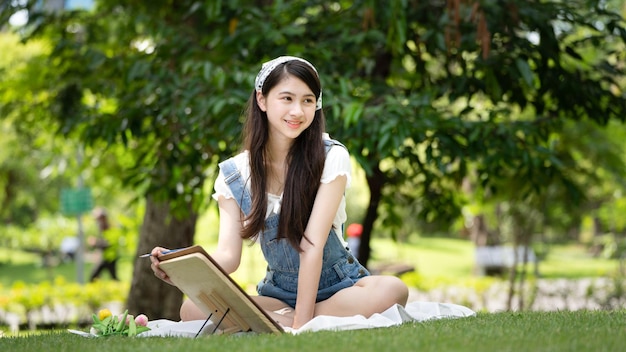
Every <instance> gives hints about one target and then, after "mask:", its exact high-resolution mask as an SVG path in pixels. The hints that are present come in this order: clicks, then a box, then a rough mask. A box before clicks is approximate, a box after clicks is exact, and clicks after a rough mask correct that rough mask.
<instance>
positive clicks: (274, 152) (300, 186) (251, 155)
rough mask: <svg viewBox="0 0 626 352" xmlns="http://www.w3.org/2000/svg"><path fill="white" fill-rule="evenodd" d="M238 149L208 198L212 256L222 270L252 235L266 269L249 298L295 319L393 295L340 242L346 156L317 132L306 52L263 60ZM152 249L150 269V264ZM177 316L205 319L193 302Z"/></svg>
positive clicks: (395, 290)
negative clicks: (212, 210) (214, 218)
mask: <svg viewBox="0 0 626 352" xmlns="http://www.w3.org/2000/svg"><path fill="white" fill-rule="evenodd" d="M243 139H244V151H243V152H241V153H240V154H238V155H236V156H235V157H233V158H230V159H228V160H226V161H224V162H222V163H220V173H219V176H218V178H217V180H216V183H215V193H214V194H213V198H214V199H216V200H217V202H218V205H219V211H220V225H219V240H218V244H217V249H216V251H215V253H212V256H213V258H214V259H215V260H216V261H217V262H218V263H219V264H220V265H221V266H222V268H223V269H224V270H225V271H226V272H228V273H232V272H234V271H235V270H236V269H237V268H238V266H239V264H240V262H241V253H242V245H243V241H244V239H250V240H254V241H256V242H257V243H259V244H260V245H261V249H262V251H263V254H264V257H265V260H266V261H267V263H268V266H267V274H266V277H265V278H264V279H263V280H262V281H261V282H260V283H259V285H258V286H257V291H258V293H259V296H254V297H253V298H254V299H255V300H256V302H257V303H258V304H259V305H260V306H261V307H262V308H263V309H265V310H266V311H267V312H268V313H269V314H270V315H271V316H272V317H273V318H275V319H276V321H278V322H279V323H281V324H282V325H284V326H288V327H292V328H295V329H297V328H299V327H301V326H302V325H304V324H305V323H306V322H308V321H309V320H311V319H312V318H313V317H315V316H318V315H332V316H352V315H357V314H360V315H364V316H366V317H369V316H370V315H372V314H374V313H380V312H383V311H384V310H386V309H387V308H389V307H391V306H392V305H394V304H396V303H398V304H401V305H405V304H406V301H407V297H408V289H407V287H406V285H405V284H404V283H403V282H402V281H401V280H400V279H399V278H397V277H394V276H375V275H370V273H369V272H368V271H367V269H365V267H363V266H362V265H361V264H360V263H359V262H358V261H357V260H356V259H355V257H354V255H353V254H352V253H350V251H349V250H348V249H347V248H346V247H347V245H346V242H345V241H344V240H343V233H342V229H343V223H344V222H345V220H346V212H345V198H344V193H345V189H346V187H347V186H348V185H349V183H350V171H351V170H350V157H349V154H348V151H347V150H346V149H345V147H344V146H343V145H341V144H340V143H339V142H337V141H334V140H331V139H330V137H329V136H328V134H326V133H325V119H324V113H323V111H322V89H321V83H320V79H319V76H318V73H317V70H316V69H315V67H313V65H311V64H310V63H309V62H308V61H306V60H304V59H301V58H298V57H292V56H282V57H279V58H276V59H274V60H272V61H269V62H266V63H265V64H263V66H262V68H261V71H260V72H259V74H258V75H257V77H256V80H255V90H254V92H252V95H251V97H250V100H249V102H248V108H247V121H246V123H245V126H244V131H243ZM165 250H166V249H165V248H161V247H156V248H154V249H153V250H152V257H151V260H152V270H153V271H154V272H155V275H156V276H158V277H159V278H161V279H162V280H164V281H166V282H169V283H171V281H170V280H169V278H168V277H167V275H166V274H165V273H164V272H163V271H162V270H160V269H159V261H158V255H160V253H161V252H163V251H165ZM180 314H181V319H182V320H195V319H206V315H205V314H204V313H202V312H201V311H200V310H199V309H198V308H197V307H196V306H195V305H194V303H193V302H191V301H189V300H187V301H185V302H184V303H183V305H182V307H181V311H180Z"/></svg>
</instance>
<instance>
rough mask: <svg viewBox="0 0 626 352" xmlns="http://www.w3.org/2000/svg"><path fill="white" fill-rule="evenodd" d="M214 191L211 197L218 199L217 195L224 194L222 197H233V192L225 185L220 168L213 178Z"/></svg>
mask: <svg viewBox="0 0 626 352" xmlns="http://www.w3.org/2000/svg"><path fill="white" fill-rule="evenodd" d="M213 189H214V191H215V192H214V193H213V195H212V197H213V199H215V200H216V201H217V200H218V198H219V196H224V198H226V199H229V198H234V196H233V192H232V191H231V190H230V187H228V186H227V185H226V178H225V177H224V173H223V172H222V170H220V172H219V174H218V175H217V178H216V179H215V184H214V185H213Z"/></svg>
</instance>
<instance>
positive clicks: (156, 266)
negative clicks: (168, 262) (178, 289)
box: [150, 247, 175, 286]
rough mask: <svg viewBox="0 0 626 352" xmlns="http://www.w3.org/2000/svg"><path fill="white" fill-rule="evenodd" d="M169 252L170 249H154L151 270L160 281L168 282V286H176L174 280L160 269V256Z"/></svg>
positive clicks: (151, 255) (151, 254) (151, 253)
mask: <svg viewBox="0 0 626 352" xmlns="http://www.w3.org/2000/svg"><path fill="white" fill-rule="evenodd" d="M168 250H169V249H167V248H163V247H154V248H153V249H152V251H151V252H150V262H151V263H152V264H150V268H151V269H152V271H153V272H154V276H156V277H158V278H159V279H161V280H163V281H165V282H167V283H168V284H170V285H172V286H175V285H174V283H173V282H172V280H170V277H169V276H167V274H166V273H165V271H163V270H161V268H160V267H159V263H160V260H159V256H161V255H162V254H163V253H164V252H167V251H168Z"/></svg>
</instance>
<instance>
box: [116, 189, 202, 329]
mask: <svg viewBox="0 0 626 352" xmlns="http://www.w3.org/2000/svg"><path fill="white" fill-rule="evenodd" d="M189 214H190V215H189V216H188V217H186V218H184V219H177V218H176V217H174V216H172V215H171V213H170V207H169V204H168V203H163V202H156V201H154V200H153V199H152V198H151V197H148V198H147V200H146V212H145V214H144V219H143V224H142V226H141V230H140V234H139V244H138V246H137V255H136V256H135V263H134V265H133V277H132V283H131V287H130V293H129V294H128V302H127V303H128V312H129V314H133V315H137V314H142V313H143V314H146V315H147V316H148V318H149V319H150V320H153V319H162V318H163V319H171V320H179V319H180V313H179V311H180V305H181V303H182V298H183V295H182V293H181V291H180V290H179V289H178V288H176V287H175V286H171V285H168V284H166V283H164V282H163V281H161V280H159V279H158V278H156V277H155V276H154V273H153V272H152V269H151V268H150V260H149V259H147V258H139V255H141V254H143V253H149V252H150V251H151V250H152V248H154V247H156V246H161V247H165V248H181V247H188V246H191V245H192V244H193V237H194V233H195V227H196V220H197V218H198V216H197V214H196V213H195V212H191V211H190V213H189Z"/></svg>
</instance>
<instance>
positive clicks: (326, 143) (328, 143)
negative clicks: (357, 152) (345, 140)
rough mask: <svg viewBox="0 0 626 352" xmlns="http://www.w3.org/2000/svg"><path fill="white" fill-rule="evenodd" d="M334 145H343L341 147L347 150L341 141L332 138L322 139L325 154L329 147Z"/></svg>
mask: <svg viewBox="0 0 626 352" xmlns="http://www.w3.org/2000/svg"><path fill="white" fill-rule="evenodd" d="M334 145H337V146H340V147H343V149H345V150H348V148H346V146H345V145H343V144H341V142H339V141H336V140H334V139H324V148H325V149H326V154H328V152H329V151H330V148H332V147H333V146H334Z"/></svg>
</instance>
